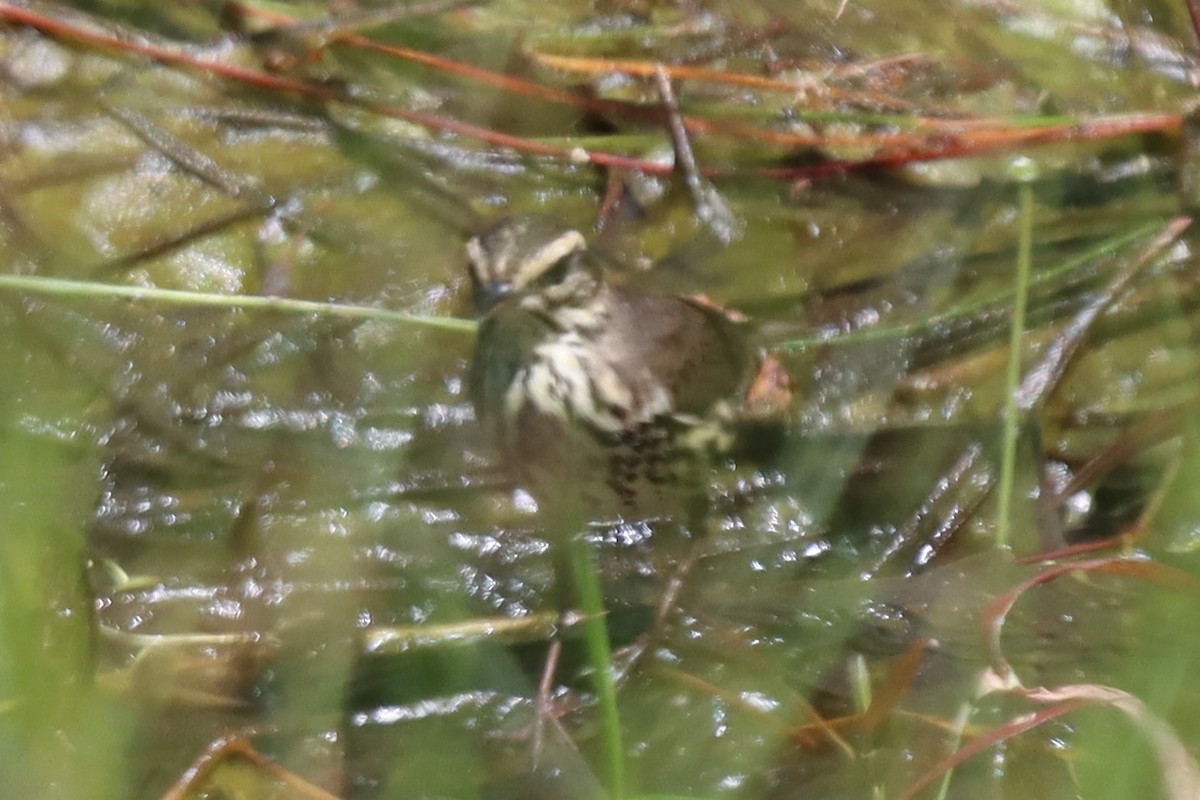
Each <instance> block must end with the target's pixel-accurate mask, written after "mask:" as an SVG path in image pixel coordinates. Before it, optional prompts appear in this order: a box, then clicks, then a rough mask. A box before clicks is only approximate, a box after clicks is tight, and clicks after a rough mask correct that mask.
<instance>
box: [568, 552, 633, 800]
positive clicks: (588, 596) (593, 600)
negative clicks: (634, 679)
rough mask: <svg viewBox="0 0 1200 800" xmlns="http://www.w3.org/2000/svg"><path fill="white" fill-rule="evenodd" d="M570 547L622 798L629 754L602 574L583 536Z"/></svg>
mask: <svg viewBox="0 0 1200 800" xmlns="http://www.w3.org/2000/svg"><path fill="white" fill-rule="evenodd" d="M565 546H566V547H567V548H569V557H570V559H571V567H572V572H573V573H574V576H573V577H574V579H575V591H576V592H577V593H578V595H579V607H580V610H581V611H582V612H583V618H584V621H583V638H584V643H585V645H586V648H587V658H588V663H589V666H590V667H591V670H592V681H593V684H594V689H595V691H596V703H597V705H598V706H599V709H600V747H601V754H602V757H603V759H604V768H605V771H606V773H607V775H606V778H607V781H606V783H607V785H608V792H609V797H612V798H615V800H622V798H624V797H625V796H626V795H625V756H624V746H623V745H622V743H621V718H620V714H619V713H618V711H617V686H616V681H615V680H614V676H613V669H612V646H611V645H610V643H609V641H608V626H607V624H606V622H605V619H606V613H605V609H604V598H603V596H602V593H601V589H600V576H599V574H598V573H597V572H596V564H595V559H594V556H593V554H592V548H591V546H590V545H589V544H588V541H587V539H585V538H584V537H582V536H572V537H570V538H569V539H568V540H567V542H566V543H565Z"/></svg>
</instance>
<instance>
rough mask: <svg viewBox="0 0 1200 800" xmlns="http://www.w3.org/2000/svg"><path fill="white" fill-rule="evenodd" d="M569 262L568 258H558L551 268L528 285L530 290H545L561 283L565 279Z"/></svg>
mask: <svg viewBox="0 0 1200 800" xmlns="http://www.w3.org/2000/svg"><path fill="white" fill-rule="evenodd" d="M569 262H570V259H569V258H560V259H559V260H558V262H557V263H555V265H554V266H553V267H550V269H548V270H546V271H545V272H543V273H542V274H541V275H538V276H537V278H535V279H534V280H533V282H532V283H531V284H530V288H532V289H545V288H548V287H550V286H555V285H557V284H560V283H562V282H563V279H564V278H566V277H567V269H568V268H569V267H570V263H569Z"/></svg>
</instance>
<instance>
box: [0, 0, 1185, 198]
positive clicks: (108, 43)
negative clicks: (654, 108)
mask: <svg viewBox="0 0 1200 800" xmlns="http://www.w3.org/2000/svg"><path fill="white" fill-rule="evenodd" d="M0 19H6V20H8V21H10V22H17V23H21V24H25V25H29V26H31V27H34V28H37V29H38V30H41V31H44V32H46V33H49V34H51V35H54V36H57V37H60V38H64V39H71V40H75V41H81V42H84V43H85V44H89V45H92V46H94V47H112V48H115V49H118V50H123V51H126V52H133V53H138V54H141V55H144V56H147V57H149V58H151V59H154V60H155V61H159V62H161V63H165V64H176V65H181V66H186V67H192V68H196V69H200V70H204V71H207V72H209V73H211V74H214V75H220V76H222V77H225V78H228V79H230V80H235V81H239V82H242V83H247V84H250V85H253V86H257V87H259V88H263V89H269V90H274V91H282V92H292V93H295V94H298V95H301V96H303V97H307V98H310V99H313V100H320V101H340V102H350V103H355V104H357V105H359V106H360V107H362V108H366V109H368V110H370V111H374V112H375V113H378V114H382V115H384V116H388V117H393V118H396V119H403V120H405V121H408V122H411V123H413V124H416V125H421V126H424V127H427V128H430V129H433V130H440V131H445V132H449V133H455V134H458V135H460V136H465V137H468V138H472V139H476V140H479V141H482V142H486V143H488V144H492V145H496V146H498V147H506V148H510V149H512V150H516V151H519V152H525V153H531V154H534V155H543V156H550V157H554V158H559V159H564V160H568V161H579V162H584V163H590V164H593V165H596V166H600V167H615V168H619V169H630V170H638V171H641V172H645V173H649V174H656V175H667V174H670V172H671V171H672V169H673V167H672V165H671V164H666V163H661V162H656V161H649V160H646V159H642V158H637V157H633V156H623V155H619V154H616V153H608V152H603V151H596V150H585V149H583V148H569V147H562V146H559V145H552V144H547V143H544V142H539V141H536V140H533V139H529V138H527V137H521V136H514V135H512V134H507V133H503V132H501V131H496V130H493V129H491V128H486V127H483V126H480V125H474V124H471V123H468V122H463V121H461V120H457V119H452V118H449V117H443V116H440V115H437V114H429V113H425V112H420V111H412V110H410V109H407V108H403V107H401V106H397V105H394V104H390V103H383V102H377V101H370V100H362V99H360V98H353V97H349V96H347V95H345V94H344V93H342V92H340V91H338V90H336V89H332V88H329V87H327V86H322V85H318V84H312V83H308V82H305V81H301V80H296V79H294V78H288V77H285V76H281V75H275V74H272V73H268V72H264V71H261V70H255V69H251V68H248V67H240V66H237V65H234V64H229V63H225V62H221V61H216V60H213V59H209V58H202V57H199V56H195V55H192V54H190V53H187V52H183V51H181V50H178V49H172V48H169V47H164V46H161V45H156V44H151V43H148V42H144V41H136V40H133V39H130V38H128V37H120V36H116V35H114V34H110V33H105V32H100V31H96V30H88V29H85V28H82V27H80V26H78V25H74V24H71V23H69V22H66V21H64V20H61V19H56V18H54V17H50V16H46V15H44V14H39V13H37V12H35V11H31V10H30V9H27V8H23V7H20V6H15V5H13V4H11V3H0ZM1181 123H1182V117H1181V115H1180V114H1176V113H1168V112H1145V113H1140V114H1126V115H1117V116H1109V117H1100V118H1094V119H1088V120H1082V121H1079V122H1076V123H1058V124H1053V125H1045V126H1042V127H1020V128H1002V129H995V130H970V131H962V132H958V133H956V132H953V131H939V132H938V133H936V134H934V135H927V134H918V135H904V134H884V135H868V136H820V135H811V134H795V133H790V132H787V131H773V130H768V129H763V128H745V129H743V128H741V127H739V128H738V129H734V128H732V127H731V128H729V129H727V130H726V131H725V132H727V133H730V134H734V135H741V136H750V137H753V138H755V139H756V140H758V141H763V142H768V143H772V144H778V145H786V146H790V147H817V146H837V145H847V146H854V147H863V146H864V145H871V146H875V147H877V148H878V149H877V151H876V153H875V154H874V155H872V156H871V157H869V158H867V159H865V160H862V161H853V162H851V161H832V162H828V163H823V164H817V165H813V166H804V167H775V168H772V167H768V168H754V169H748V170H746V169H738V168H736V167H707V168H705V169H704V170H703V171H702V173H703V174H704V175H705V176H706V177H715V176H724V175H731V174H742V175H755V176H758V177H764V178H776V179H793V180H795V179H803V178H816V177H822V176H827V175H836V174H842V173H846V172H850V171H857V170H865V169H873V168H881V167H894V166H899V165H902V164H907V163H912V162H919V161H932V160H936V159H941V158H962V157H966V156H973V155H981V154H984V153H990V152H995V151H998V150H1002V149H1005V148H1012V147H1017V146H1032V145H1038V144H1046V143H1051V142H1068V141H1078V140H1091V139H1104V138H1110V137H1115V136H1121V135H1126V134H1131V133H1146V132H1169V131H1173V130H1176V129H1178V128H1179V126H1180V125H1181Z"/></svg>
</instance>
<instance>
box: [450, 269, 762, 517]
mask: <svg viewBox="0 0 1200 800" xmlns="http://www.w3.org/2000/svg"><path fill="white" fill-rule="evenodd" d="M735 328H736V323H733V322H731V321H730V320H729V319H728V318H726V317H725V316H723V315H722V314H721V313H720V312H719V311H715V310H713V309H709V308H706V307H704V306H702V305H699V304H696V303H693V302H691V301H689V300H686V299H683V298H678V297H670V296H653V295H649V296H648V295H637V294H632V293H626V292H623V291H621V290H618V289H613V288H609V287H607V286H602V287H601V288H600V289H599V290H597V291H596V292H595V293H594V294H593V295H592V296H590V297H589V298H588V299H587V302H584V303H575V304H569V305H563V306H554V305H552V304H547V303H546V302H545V298H544V297H542V296H537V298H536V302H524V303H518V304H513V305H512V306H510V307H509V308H505V309H498V310H497V313H494V314H493V315H491V316H490V317H488V318H487V319H486V320H485V322H484V325H483V327H482V329H481V331H480V341H479V346H478V349H477V352H476V359H475V363H474V365H473V368H472V390H473V392H474V393H475V398H476V406H477V408H479V409H480V410H481V413H482V414H483V416H484V418H485V422H486V423H487V424H489V425H491V426H493V428H495V429H496V430H495V432H496V434H497V440H498V441H499V442H501V444H502V447H503V449H504V451H505V455H506V458H507V460H508V462H509V463H511V464H513V465H514V466H515V467H516V469H517V470H518V472H519V473H520V475H521V477H522V478H523V479H524V480H526V481H528V482H529V483H530V484H531V488H534V489H535V491H537V493H538V494H540V495H542V496H546V495H547V494H549V493H552V492H553V491H555V490H559V489H560V490H562V491H563V492H570V493H572V494H573V495H576V496H579V497H581V498H583V499H584V501H585V502H586V503H587V504H588V505H589V506H592V507H599V508H611V509H613V510H615V511H617V512H619V513H623V514H625V513H658V512H660V511H663V510H670V508H671V507H672V506H673V505H676V504H677V503H678V502H679V498H680V497H681V496H687V495H689V494H694V493H695V492H697V491H698V487H699V485H700V484H701V483H702V482H703V480H704V478H703V475H704V466H705V465H706V464H708V463H709V459H710V458H711V457H712V454H713V453H714V451H719V450H720V449H721V448H722V447H723V446H725V445H727V444H728V440H729V439H730V432H729V429H728V425H727V424H726V423H727V422H728V421H729V419H730V417H731V413H730V407H731V405H732V403H731V402H730V398H731V397H734V396H736V394H737V392H738V391H739V390H740V387H741V383H742V381H743V379H744V375H745V374H746V372H747V370H748V367H749V363H750V353H749V352H748V351H747V349H746V348H745V346H744V344H743V343H742V337H741V336H740V331H736V330H735ZM597 510H599V509H597Z"/></svg>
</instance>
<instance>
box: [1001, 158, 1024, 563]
mask: <svg viewBox="0 0 1200 800" xmlns="http://www.w3.org/2000/svg"><path fill="white" fill-rule="evenodd" d="M1017 197H1018V205H1019V207H1020V210H1019V219H1020V222H1019V229H1018V233H1017V236H1018V243H1017V273H1016V275H1015V276H1014V277H1013V283H1014V288H1013V318H1012V329H1011V334H1010V336H1009V340H1008V374H1007V375H1006V376H1005V382H1004V393H1005V400H1004V433H1003V437H1004V438H1003V443H1002V445H1001V448H1002V449H1001V455H1000V483H999V493H998V496H997V498H996V499H997V507H996V508H997V510H996V515H997V516H996V544H997V545H998V546H999V547H1002V548H1005V549H1007V548H1008V546H1009V539H1010V531H1009V527H1010V525H1011V510H1012V509H1011V506H1012V495H1013V484H1014V480H1015V476H1016V464H1017V433H1018V431H1019V430H1020V422H1021V420H1020V417H1021V414H1020V409H1019V408H1018V405H1017V387H1018V386H1019V384H1020V382H1021V340H1022V339H1023V338H1024V336H1025V308H1026V303H1027V301H1028V299H1029V272H1030V265H1031V263H1032V260H1033V186H1032V184H1031V183H1030V182H1028V181H1026V182H1023V183H1021V185H1020V186H1019V188H1018V189H1017Z"/></svg>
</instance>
